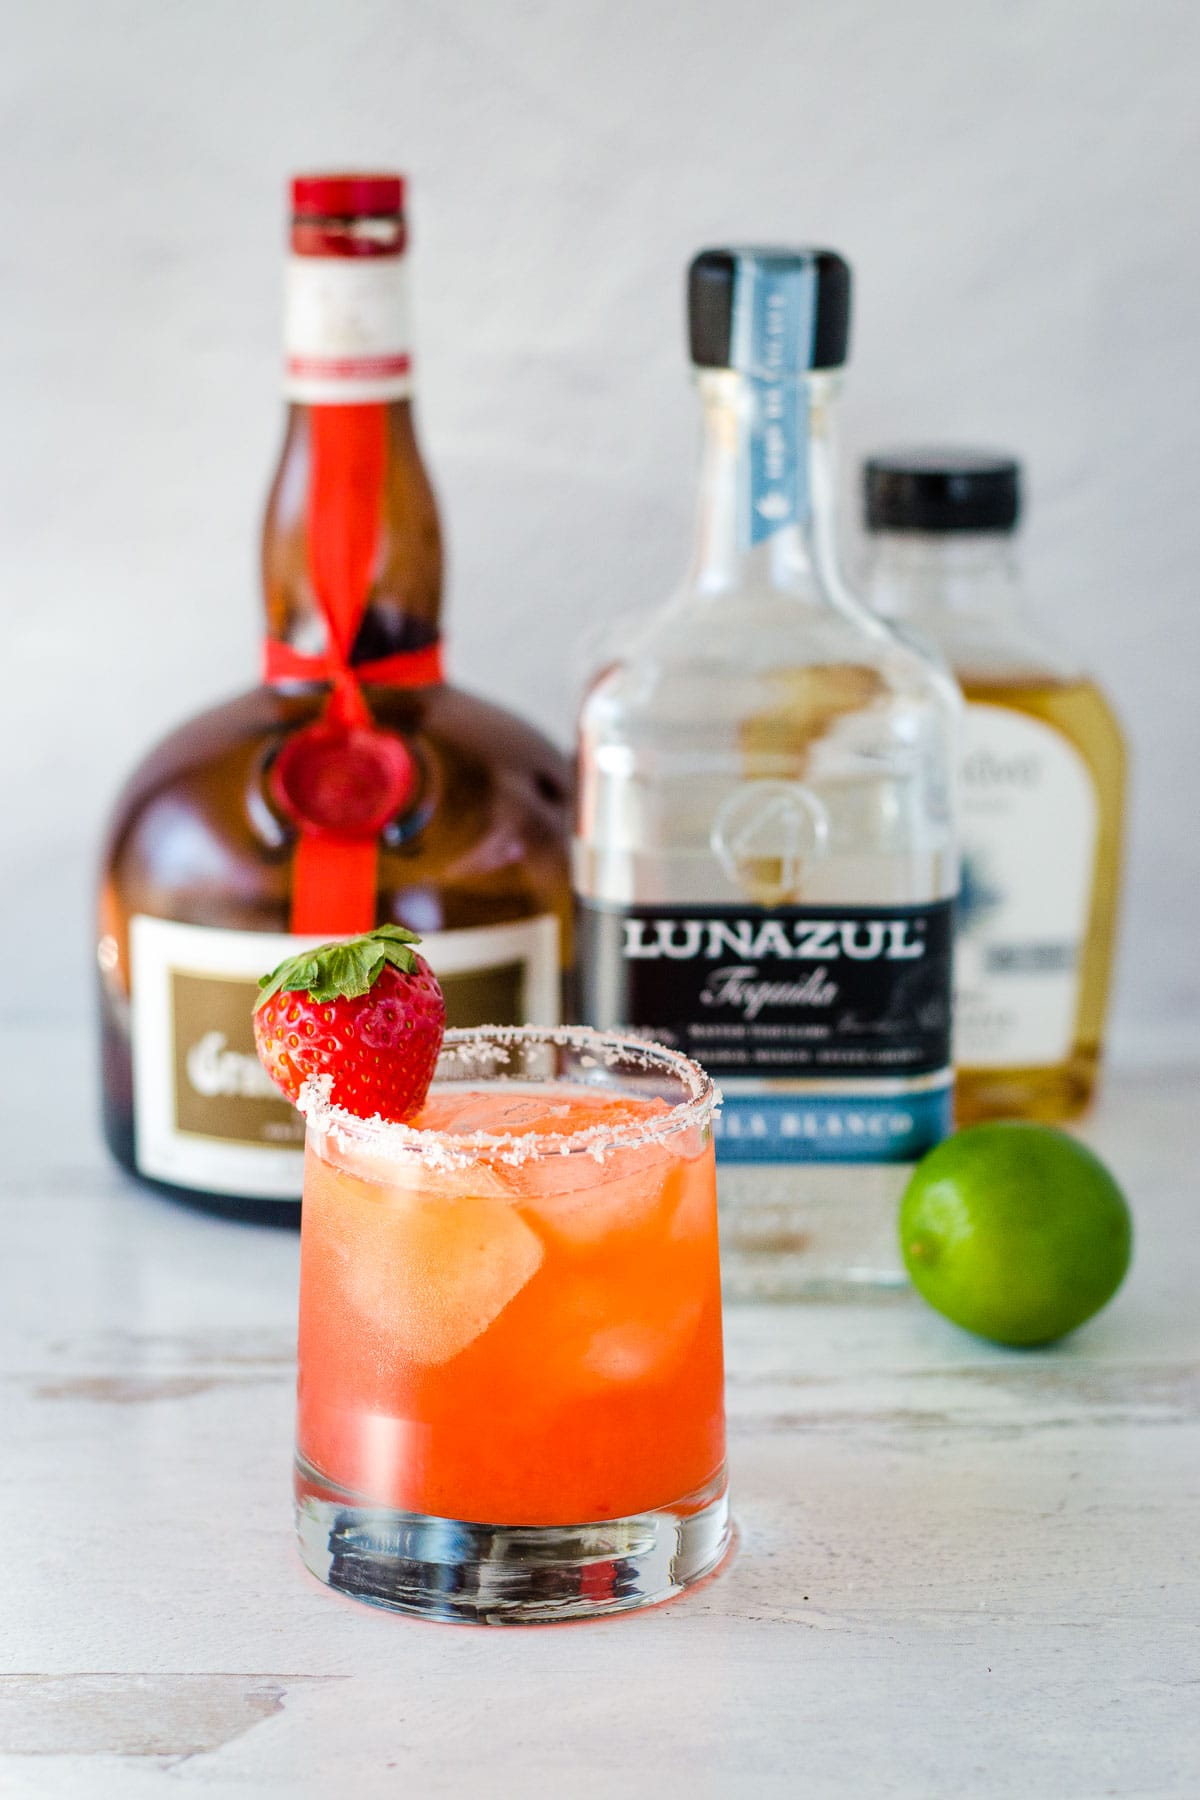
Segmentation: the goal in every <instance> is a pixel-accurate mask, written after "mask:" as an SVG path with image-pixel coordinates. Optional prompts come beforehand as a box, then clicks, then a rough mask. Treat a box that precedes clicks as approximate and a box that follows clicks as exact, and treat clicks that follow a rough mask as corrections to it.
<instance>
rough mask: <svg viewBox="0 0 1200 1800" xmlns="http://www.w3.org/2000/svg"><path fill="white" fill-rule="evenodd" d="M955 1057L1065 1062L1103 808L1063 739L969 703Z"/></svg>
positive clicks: (1004, 1062)
mask: <svg viewBox="0 0 1200 1800" xmlns="http://www.w3.org/2000/svg"><path fill="white" fill-rule="evenodd" d="M960 791H961V801H962V891H961V895H960V899H959V912H958V934H957V942H956V946H955V971H954V976H955V979H954V990H955V991H954V1001H955V1024H954V1054H955V1060H956V1061H957V1062H958V1063H959V1064H960V1065H961V1066H962V1067H964V1068H971V1069H978V1068H992V1069H997V1068H1030V1067H1042V1066H1045V1065H1048V1064H1052V1063H1058V1062H1062V1061H1063V1060H1064V1059H1065V1058H1066V1057H1067V1056H1068V1055H1069V1053H1070V1050H1071V1045H1072V1042H1073V1040H1074V1036H1075V1022H1076V1014H1077V1011H1078V1003H1079V978H1080V962H1081V959H1082V955H1083V947H1084V943H1085V941H1086V937H1087V926H1088V912H1089V907H1090V904H1091V896H1092V882H1093V877H1094V872H1095V861H1096V841H1097V834H1098V829H1099V806H1098V802H1097V796H1096V789H1095V785H1094V782H1093V780H1092V775H1091V771H1090V770H1089V768H1088V766H1087V764H1086V762H1085V761H1084V760H1083V757H1082V756H1081V755H1080V754H1079V752H1078V750H1076V749H1075V747H1074V745H1073V744H1071V743H1069V742H1068V741H1067V739H1066V738H1064V737H1063V736H1062V735H1061V733H1060V732H1058V731H1056V730H1054V729H1053V728H1052V727H1051V726H1049V725H1046V724H1044V723H1043V722H1042V721H1041V720H1040V719H1034V718H1031V717H1030V716H1029V715H1028V714H1026V713H1020V712H1014V711H1012V710H1011V709H1010V708H1008V707H1004V706H989V705H983V704H971V705H969V706H968V707H967V718H966V733H965V745H964V754H963V761H962V769H961V784H960Z"/></svg>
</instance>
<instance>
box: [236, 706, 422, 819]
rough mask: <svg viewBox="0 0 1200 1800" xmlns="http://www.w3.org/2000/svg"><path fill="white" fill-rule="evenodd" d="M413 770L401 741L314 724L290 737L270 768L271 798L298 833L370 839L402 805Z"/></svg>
mask: <svg viewBox="0 0 1200 1800" xmlns="http://www.w3.org/2000/svg"><path fill="white" fill-rule="evenodd" d="M416 780H417V766H416V763H415V762H414V760H413V757H412V754H411V752H410V751H409V750H408V748H407V746H406V745H405V744H404V743H403V742H402V740H401V739H400V738H398V737H396V736H394V734H393V733H391V732H389V731H378V730H376V729H375V727H374V726H371V725H341V724H336V723H328V722H324V721H318V722H317V723H316V724H315V725H308V726H306V727H305V729H304V730H303V731H298V732H297V733H296V735H295V737H293V738H290V739H289V740H288V742H287V743H286V744H285V745H284V746H283V749H282V750H281V751H280V752H279V755H278V756H277V757H276V758H275V761H274V763H273V764H272V766H271V773H270V776H269V786H270V790H271V797H272V798H273V799H274V801H275V803H276V805H278V806H279V807H280V808H281V810H282V811H283V812H285V813H286V814H287V816H288V818H290V819H291V820H293V821H294V823H295V824H296V825H298V826H299V827H300V829H301V830H302V831H305V832H312V833H313V834H315V835H317V836H320V837H335V838H374V837H377V836H378V834H379V832H380V831H381V830H382V829H383V827H384V826H385V825H386V824H387V822H388V820H389V819H390V818H391V817H392V816H393V815H394V814H395V813H397V812H399V810H400V808H401V807H402V806H403V805H404V802H405V801H406V800H407V799H408V797H409V795H410V794H411V793H412V791H413V788H414V786H415V785H416Z"/></svg>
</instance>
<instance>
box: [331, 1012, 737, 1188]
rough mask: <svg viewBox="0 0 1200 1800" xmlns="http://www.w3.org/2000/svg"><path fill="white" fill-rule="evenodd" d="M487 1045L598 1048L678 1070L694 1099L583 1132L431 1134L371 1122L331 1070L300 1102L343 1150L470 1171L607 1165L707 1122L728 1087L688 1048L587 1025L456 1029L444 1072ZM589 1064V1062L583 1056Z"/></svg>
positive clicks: (485, 1076)
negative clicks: (489, 1165) (352, 1107)
mask: <svg viewBox="0 0 1200 1800" xmlns="http://www.w3.org/2000/svg"><path fill="white" fill-rule="evenodd" d="M479 1043H483V1044H485V1045H488V1046H490V1045H499V1046H501V1047H503V1046H504V1045H506V1044H557V1045H560V1046H562V1047H564V1048H566V1049H571V1050H579V1051H583V1052H591V1053H592V1055H594V1057H595V1066H596V1067H597V1068H605V1067H607V1068H610V1069H612V1068H616V1067H617V1065H618V1064H623V1065H625V1066H626V1067H627V1068H628V1067H629V1066H631V1065H632V1066H633V1067H634V1068H638V1067H640V1068H642V1069H644V1070H647V1071H653V1070H660V1071H662V1072H664V1073H669V1074H672V1075H674V1076H675V1077H676V1078H677V1080H678V1081H679V1082H680V1084H681V1085H682V1087H683V1089H684V1093H685V1096H686V1097H685V1098H684V1099H682V1100H679V1101H677V1102H676V1103H675V1105H674V1106H672V1107H670V1108H669V1110H668V1111H667V1112H665V1113H655V1114H653V1115H652V1116H651V1118H650V1119H649V1120H648V1121H647V1122H646V1123H644V1124H640V1123H639V1124H633V1123H629V1124H625V1125H604V1124H600V1125H589V1126H588V1127H587V1128H586V1129H585V1130H583V1131H571V1132H562V1131H529V1132H524V1133H518V1132H507V1131H504V1132H488V1131H470V1132H455V1131H430V1130H426V1129H421V1128H418V1127H417V1126H415V1125H401V1124H398V1123H397V1122H396V1121H395V1120H393V1119H382V1118H380V1116H379V1114H378V1113H376V1114H375V1115H374V1117H373V1118H369V1119H364V1118H362V1117H360V1116H359V1114H357V1113H352V1112H348V1111H347V1110H346V1108H345V1107H343V1106H338V1105H336V1104H335V1102H334V1101H333V1100H331V1099H330V1097H329V1091H330V1089H331V1087H332V1086H333V1077H332V1076H331V1075H315V1076H312V1077H310V1078H309V1080H308V1081H306V1082H305V1083H304V1086H303V1087H302V1088H301V1090H300V1097H299V1099H298V1101H297V1105H298V1107H299V1109H300V1111H301V1112H302V1113H303V1114H304V1117H305V1120H306V1122H307V1124H308V1126H309V1128H310V1129H311V1130H312V1131H313V1132H314V1133H316V1134H318V1135H320V1136H322V1137H332V1138H333V1139H334V1140H335V1142H337V1143H338V1144H339V1147H340V1148H355V1149H360V1150H361V1149H367V1150H374V1151H377V1152H381V1153H382V1154H384V1155H385V1156H395V1157H397V1158H400V1159H401V1160H403V1159H406V1158H407V1157H408V1156H411V1155H413V1154H416V1155H418V1156H419V1157H420V1158H421V1159H422V1161H424V1162H426V1163H428V1164H429V1166H430V1167H433V1168H465V1167H467V1166H468V1165H469V1164H470V1163H473V1162H475V1161H477V1160H478V1159H479V1157H480V1156H481V1155H484V1154H486V1155H489V1156H491V1157H494V1158H495V1159H496V1160H497V1161H500V1162H507V1163H523V1162H529V1161H530V1160H531V1159H532V1158H534V1157H540V1156H574V1155H580V1154H583V1155H588V1156H593V1157H595V1158H596V1160H597V1161H598V1162H600V1161H603V1159H604V1157H605V1156H606V1155H607V1154H608V1153H609V1151H616V1150H632V1149H637V1148H639V1147H640V1146H642V1145H645V1144H654V1143H660V1142H661V1141H662V1140H663V1139H664V1138H668V1137H673V1136H674V1135H675V1133H676V1132H678V1131H684V1130H686V1129H687V1128H688V1127H689V1126H692V1125H695V1126H704V1125H706V1124H707V1123H708V1121H709V1119H710V1118H711V1117H712V1113H713V1111H714V1109H715V1108H716V1107H718V1106H719V1105H720V1104H721V1091H720V1089H719V1088H718V1087H717V1085H716V1083H715V1082H714V1081H713V1079H712V1077H711V1076H710V1075H707V1074H705V1072H704V1070H703V1069H702V1068H701V1067H700V1065H699V1063H695V1062H693V1061H692V1060H691V1058H690V1057H687V1056H684V1055H682V1053H681V1052H680V1051H678V1050H669V1049H668V1048H667V1046H666V1045H665V1044H656V1043H653V1042H652V1041H651V1040H650V1039H649V1038H636V1037H622V1036H621V1035H620V1034H619V1033H617V1032H609V1031H595V1030H593V1029H592V1028H591V1027H590V1026H587V1025H558V1026H554V1027H550V1026H540V1025H477V1026H468V1027H463V1028H461V1029H458V1030H455V1031H448V1032H447V1033H446V1035H445V1037H444V1039H443V1040H442V1050H441V1055H440V1056H439V1058H438V1069H439V1070H440V1069H441V1068H442V1063H443V1059H444V1058H445V1057H446V1055H447V1053H449V1054H450V1055H451V1056H452V1057H453V1055H454V1053H455V1052H456V1051H458V1052H461V1051H464V1050H466V1049H468V1048H469V1047H470V1046H472V1045H475V1044H479ZM459 1060H460V1061H461V1062H462V1064H463V1070H464V1074H463V1076H462V1077H458V1076H457V1075H456V1079H455V1081H454V1082H453V1083H451V1084H449V1085H452V1086H459V1085H460V1084H461V1085H462V1086H464V1087H465V1086H466V1083H467V1081H468V1080H469V1079H470V1073H471V1069H470V1059H469V1058H468V1057H465V1056H460V1059H459ZM581 1066H582V1067H584V1068H586V1067H587V1063H586V1062H584V1061H583V1060H582V1059H581ZM478 1079H479V1080H480V1081H481V1082H482V1081H487V1082H494V1081H499V1082H503V1081H505V1080H506V1079H510V1078H509V1077H506V1076H505V1075H504V1074H503V1073H502V1072H500V1073H498V1072H497V1071H495V1070H485V1069H483V1068H481V1069H480V1070H479V1071H478ZM511 1079H512V1080H513V1081H514V1083H517V1082H520V1083H523V1084H525V1085H528V1086H546V1087H551V1086H560V1087H563V1088H567V1089H571V1088H579V1089H582V1090H583V1091H584V1092H585V1093H599V1092H604V1091H605V1090H604V1089H603V1088H601V1087H600V1086H599V1084H596V1085H595V1086H593V1085H592V1084H591V1083H589V1082H587V1081H571V1080H567V1079H565V1078H564V1077H562V1076H556V1075H551V1076H548V1077H546V1079H545V1081H544V1082H542V1083H539V1082H538V1081H537V1077H536V1076H532V1075H517V1076H513V1077H511ZM437 1086H438V1075H437V1074H436V1073H435V1075H434V1078H433V1082H432V1085H431V1088H430V1092H431V1093H432V1092H433V1090H434V1088H436V1087H437ZM492 1091H494V1090H492ZM613 1097H614V1098H624V1099H635V1098H636V1097H637V1096H636V1095H616V1094H614V1096H613Z"/></svg>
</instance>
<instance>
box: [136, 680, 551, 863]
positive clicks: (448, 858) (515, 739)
mask: <svg viewBox="0 0 1200 1800" xmlns="http://www.w3.org/2000/svg"><path fill="white" fill-rule="evenodd" d="M325 694H326V690H325V689H324V688H314V687H305V688H295V689H291V690H277V689H272V688H267V687H262V688H257V689H254V690H252V691H251V692H249V693H246V694H243V695H240V696H238V697H237V698H236V699H234V700H232V701H228V702H226V703H224V704H222V705H220V706H217V707H213V708H211V709H209V710H208V711H207V712H205V713H202V714H200V715H199V716H198V717H196V718H195V719H192V720H190V721H188V723H187V724H185V725H183V726H182V727H180V728H179V729H178V730H176V731H175V732H172V733H171V734H170V735H169V736H168V737H166V738H164V739H163V740H161V741H160V742H159V743H158V744H157V745H155V746H154V747H153V749H152V750H151V751H150V752H149V753H148V754H147V755H146V756H145V757H144V758H143V759H142V762H141V763H140V764H139V765H138V767H137V768H136V769H135V771H134V772H133V774H132V776H131V777H130V779H129V781H128V782H127V783H126V785H125V787H124V789H123V790H122V792H121V794H120V796H119V797H118V799H117V802H116V805H115V807H114V809H113V814H112V820H111V824H110V828H109V834H108V840H107V844H106V848H105V852H104V868H105V870H106V871H118V872H121V873H122V874H123V875H124V876H126V877H128V879H129V880H130V881H131V882H132V883H133V885H135V886H137V887H138V888H139V889H145V888H146V886H147V882H148V881H150V882H151V885H153V883H154V882H157V883H158V884H159V887H160V890H161V891H163V892H164V893H165V892H166V891H168V890H169V891H171V892H179V891H183V890H185V889H190V888H195V887H196V885H197V883H202V884H203V883H207V884H208V885H209V886H210V887H211V888H212V890H213V892H214V893H216V892H217V891H220V890H229V891H233V890H234V889H239V890H242V891H243V892H245V893H248V892H250V891H251V890H255V891H257V888H258V887H259V886H261V885H262V882H263V881H265V882H266V884H267V887H268V888H269V889H270V890H271V892H272V893H275V892H276V890H277V889H279V888H280V884H281V882H282V884H283V890H284V891H285V890H286V883H287V879H288V877H287V868H288V866H289V864H290V858H291V852H292V849H293V847H294V844H295V832H294V829H293V827H292V825H291V824H290V822H289V821H288V819H286V818H285V817H283V816H282V815H281V814H280V812H279V810H278V808H277V806H276V805H275V802H274V800H273V799H272V797H271V793H270V787H269V770H270V766H271V762H272V759H273V756H274V754H275V752H276V751H277V750H278V748H279V746H280V745H281V744H282V743H283V742H285V741H286V739H287V738H288V736H289V735H291V734H292V733H293V732H294V731H296V730H298V729H301V728H302V727H303V726H305V725H307V724H311V723H312V722H314V721H315V720H316V719H317V718H319V716H320V715H321V712H322V710H323V707H324V704H325ZM368 699H369V702H370V704H371V708H372V712H373V714H374V716H375V718H376V720H377V722H378V723H379V724H380V725H381V726H383V727H384V728H386V729H390V730H394V731H397V732H399V733H400V734H401V735H402V736H403V737H404V739H405V742H406V744H407V745H408V747H409V749H410V750H411V752H412V754H413V756H414V758H415V761H416V763H417V767H418V769H419V771H420V779H419V783H418V786H417V789H416V790H415V792H414V797H413V800H412V803H411V804H410V806H409V808H408V809H407V810H406V812H405V814H404V815H403V816H401V817H400V818H399V819H398V820H397V821H396V822H395V824H394V826H389V827H387V828H385V832H384V836H383V840H382V846H383V853H384V857H385V860H388V859H390V858H391V857H392V856H394V857H395V858H396V859H397V862H396V867H395V868H394V869H391V868H390V867H389V870H388V871H387V874H388V880H389V881H390V882H391V883H392V884H393V885H395V884H400V885H404V884H408V883H411V882H413V881H417V882H420V881H422V880H424V881H432V882H434V883H435V884H440V883H444V882H449V881H458V882H460V883H461V884H462V885H463V887H464V888H469V887H471V886H472V885H475V886H478V885H479V884H480V883H481V882H482V883H484V885H486V883H487V881H489V880H491V881H492V883H493V885H495V884H496V882H497V881H502V880H503V876H502V874H501V875H496V874H495V872H496V871H503V870H504V869H506V868H507V869H508V870H509V871H510V874H511V872H512V870H513V869H514V868H516V867H517V866H518V865H520V864H521V863H522V862H524V861H527V860H532V861H535V862H538V863H539V864H540V865H541V867H542V869H543V871H544V875H545V881H546V882H547V883H549V884H550V885H553V882H554V881H555V880H559V879H561V880H563V881H565V856H566V851H565V845H566V841H567V837H568V833H569V826H570V804H571V778H570V767H569V764H568V763H567V761H566V759H565V758H564V757H563V756H562V754H561V753H560V752H559V751H558V750H557V749H556V748H555V746H554V745H553V744H551V743H550V742H549V740H548V739H546V738H545V737H543V736H542V734H541V733H540V732H538V731H536V730H535V729H534V728H533V727H532V726H530V725H528V724H526V723H525V721H523V720H521V719H518V718H517V717H516V716H515V715H514V714H512V713H509V712H506V711H505V710H504V709H503V708H500V707H495V706H492V705H490V704H489V703H488V702H486V701H481V700H477V699H476V698H475V697H474V696H472V695H469V694H466V693H464V692H463V691H462V690H459V689H452V688H448V687H443V686H437V687H430V688H422V689H391V688H389V689H375V690H368ZM557 864H561V865H562V870H561V871H560V873H559V874H555V868H556V865H557ZM485 865H486V866H485ZM256 869H257V870H258V871H259V873H255V872H254V871H255V870H256ZM489 870H491V871H492V874H491V875H489V874H488V871H489ZM151 878H153V880H152V881H151Z"/></svg>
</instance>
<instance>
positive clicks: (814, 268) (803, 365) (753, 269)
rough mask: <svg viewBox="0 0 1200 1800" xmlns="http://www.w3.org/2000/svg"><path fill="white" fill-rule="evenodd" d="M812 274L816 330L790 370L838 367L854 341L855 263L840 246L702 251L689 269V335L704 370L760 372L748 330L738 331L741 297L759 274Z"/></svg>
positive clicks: (748, 247)
mask: <svg viewBox="0 0 1200 1800" xmlns="http://www.w3.org/2000/svg"><path fill="white" fill-rule="evenodd" d="M804 272H811V275H812V280H813V289H812V331H811V339H810V341H809V342H808V343H807V344H802V345H801V346H800V347H799V350H798V355H797V359H796V360H795V362H794V363H793V364H792V366H791V368H790V369H789V370H788V371H787V372H788V373H790V374H796V373H798V372H801V371H803V370H805V369H838V368H840V367H841V366H842V364H843V363H844V362H845V360H846V350H847V346H848V344H849V341H850V265H849V263H848V262H846V261H845V260H844V259H843V258H842V257H840V256H839V255H838V254H837V252H836V250H809V249H790V248H780V247H775V246H763V247H762V248H761V249H760V248H758V247H756V246H753V245H748V246H745V247H740V248H739V247H737V246H734V247H732V248H730V249H725V250H701V252H700V254H699V255H698V256H695V257H693V258H692V262H691V265H690V267H689V269H688V288H687V292H688V333H689V337H690V339H691V353H692V361H693V363H695V365H696V366H697V368H700V369H743V370H744V371H745V372H746V373H747V374H756V373H758V372H759V371H758V370H757V369H755V368H754V367H752V366H751V365H750V364H749V363H748V362H747V360H746V354H745V348H744V339H745V336H746V334H744V333H742V332H739V331H738V330H737V329H735V324H736V314H737V308H738V303H739V300H740V299H741V298H742V295H743V294H744V292H745V290H746V287H747V285H748V282H752V280H753V277H754V275H755V274H757V273H763V274H770V275H774V276H779V275H787V274H789V273H804Z"/></svg>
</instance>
